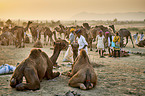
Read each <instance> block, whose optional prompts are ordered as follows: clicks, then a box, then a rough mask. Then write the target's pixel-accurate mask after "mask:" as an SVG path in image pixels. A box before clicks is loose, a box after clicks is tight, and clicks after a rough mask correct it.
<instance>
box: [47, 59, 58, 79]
mask: <svg viewBox="0 0 145 96" xmlns="http://www.w3.org/2000/svg"><path fill="white" fill-rule="evenodd" d="M47 63H48V65H49V66H48V68H47V71H46V74H45V77H46V78H47V79H53V78H55V77H58V76H59V75H60V73H59V72H53V63H52V61H51V60H50V59H49V58H48V59H47Z"/></svg>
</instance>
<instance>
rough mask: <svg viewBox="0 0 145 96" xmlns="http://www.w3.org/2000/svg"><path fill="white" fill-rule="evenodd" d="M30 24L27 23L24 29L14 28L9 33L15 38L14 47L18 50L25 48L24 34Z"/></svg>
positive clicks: (29, 22)
mask: <svg viewBox="0 0 145 96" xmlns="http://www.w3.org/2000/svg"><path fill="white" fill-rule="evenodd" d="M31 23H32V22H31V21H28V24H27V26H26V27H25V28H23V27H21V26H15V27H14V28H12V29H11V32H12V33H14V35H15V37H16V47H19V48H21V47H25V42H24V32H26V31H27V30H28V27H29V25H30V24H31ZM22 43H23V45H22Z"/></svg>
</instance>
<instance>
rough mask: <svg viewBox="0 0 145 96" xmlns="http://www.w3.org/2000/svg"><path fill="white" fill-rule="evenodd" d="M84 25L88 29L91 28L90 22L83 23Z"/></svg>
mask: <svg viewBox="0 0 145 96" xmlns="http://www.w3.org/2000/svg"><path fill="white" fill-rule="evenodd" d="M83 26H84V27H85V28H86V29H87V30H90V28H91V27H90V26H89V24H88V23H83Z"/></svg>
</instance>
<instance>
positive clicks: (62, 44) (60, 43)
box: [50, 39, 68, 66]
mask: <svg viewBox="0 0 145 96" xmlns="http://www.w3.org/2000/svg"><path fill="white" fill-rule="evenodd" d="M67 47H68V43H67V42H66V41H65V40H61V39H59V40H57V41H56V42H54V51H53V54H52V56H51V57H50V60H51V61H52V63H53V66H57V63H56V60H57V58H58V56H59V54H60V52H61V50H63V49H67Z"/></svg>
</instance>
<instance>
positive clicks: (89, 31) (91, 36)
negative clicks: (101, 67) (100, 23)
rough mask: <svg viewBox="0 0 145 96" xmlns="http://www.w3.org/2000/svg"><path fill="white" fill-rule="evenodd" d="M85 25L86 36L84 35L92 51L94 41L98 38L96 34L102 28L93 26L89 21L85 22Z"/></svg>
mask: <svg viewBox="0 0 145 96" xmlns="http://www.w3.org/2000/svg"><path fill="white" fill-rule="evenodd" d="M83 26H84V28H85V29H86V33H85V35H86V36H85V35H84V36H85V38H86V41H87V42H88V47H89V48H90V51H92V43H93V41H95V40H96V36H97V35H98V33H99V31H100V30H101V29H100V28H99V27H94V28H91V27H90V26H89V24H88V23H83Z"/></svg>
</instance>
